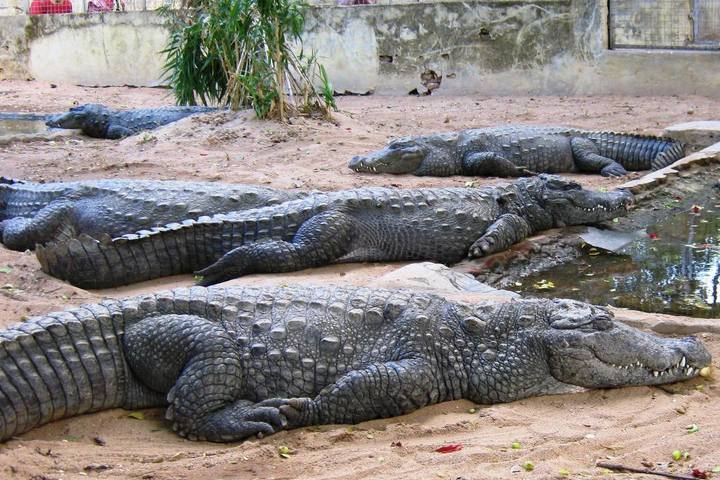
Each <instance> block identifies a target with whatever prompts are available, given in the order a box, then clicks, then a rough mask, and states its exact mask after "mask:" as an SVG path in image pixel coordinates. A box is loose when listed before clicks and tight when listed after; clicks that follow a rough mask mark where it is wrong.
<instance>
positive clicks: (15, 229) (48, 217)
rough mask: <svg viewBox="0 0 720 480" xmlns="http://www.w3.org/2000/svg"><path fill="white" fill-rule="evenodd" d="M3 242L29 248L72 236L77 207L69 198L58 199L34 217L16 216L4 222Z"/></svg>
mask: <svg viewBox="0 0 720 480" xmlns="http://www.w3.org/2000/svg"><path fill="white" fill-rule="evenodd" d="M0 233H2V243H3V244H5V246H6V247H7V248H11V249H13V250H27V249H32V248H35V245H36V244H38V243H40V244H44V243H47V242H50V241H57V240H63V239H68V238H72V237H74V236H75V234H76V230H75V209H74V207H73V204H72V202H71V201H69V200H57V201H54V202H51V203H49V204H48V205H46V206H45V207H43V208H42V209H41V210H40V211H39V212H37V214H35V216H34V217H32V218H26V217H15V218H10V219H8V220H4V221H3V222H2V226H1V227H0Z"/></svg>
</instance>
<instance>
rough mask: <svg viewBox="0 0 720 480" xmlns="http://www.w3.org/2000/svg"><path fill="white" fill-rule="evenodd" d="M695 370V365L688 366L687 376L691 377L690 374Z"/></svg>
mask: <svg viewBox="0 0 720 480" xmlns="http://www.w3.org/2000/svg"><path fill="white" fill-rule="evenodd" d="M694 371H695V370H694V369H693V367H688V369H687V376H688V377H689V376H690V375H692V374H693V372H694Z"/></svg>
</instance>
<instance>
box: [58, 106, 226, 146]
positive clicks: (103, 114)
mask: <svg viewBox="0 0 720 480" xmlns="http://www.w3.org/2000/svg"><path fill="white" fill-rule="evenodd" d="M216 110H217V109H215V108H211V107H198V106H190V107H160V108H142V109H137V110H113V109H111V108H108V107H106V106H104V105H100V104H97V103H88V104H85V105H81V106H79V107H72V108H70V110H69V111H68V112H65V113H60V114H57V115H51V116H49V117H48V119H47V121H46V122H45V124H46V125H47V126H48V127H52V128H73V129H80V130H82V131H83V133H85V135H88V136H90V137H95V138H110V139H117V138H123V137H129V136H130V135H135V134H136V133H138V132H141V131H143V130H152V129H154V128H157V127H161V126H163V125H167V124H168V123H172V122H177V121H178V120H180V119H182V118H185V117H188V116H190V115H195V114H197V113H206V112H214V111H216Z"/></svg>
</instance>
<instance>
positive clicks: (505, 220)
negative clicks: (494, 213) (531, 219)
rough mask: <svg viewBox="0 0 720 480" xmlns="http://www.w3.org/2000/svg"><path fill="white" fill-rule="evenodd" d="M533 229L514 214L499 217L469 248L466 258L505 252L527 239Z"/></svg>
mask: <svg viewBox="0 0 720 480" xmlns="http://www.w3.org/2000/svg"><path fill="white" fill-rule="evenodd" d="M533 231H534V229H533V228H532V227H531V226H530V224H529V223H528V222H527V220H525V219H524V218H522V217H520V216H518V215H515V214H514V213H505V214H503V215H500V217H498V219H497V220H495V222H494V223H493V224H492V225H490V226H489V227H488V229H487V230H486V231H485V233H484V234H483V236H482V237H480V238H479V239H477V240H476V241H475V243H473V244H472V245H471V246H470V250H469V251H468V256H469V257H471V258H479V257H483V256H485V255H490V254H492V253H496V252H501V251H503V250H507V249H508V248H509V247H510V246H511V245H513V244H515V243H517V242H519V241H520V240H522V239H524V238H527V237H529V236H530V235H531V234H532V233H533Z"/></svg>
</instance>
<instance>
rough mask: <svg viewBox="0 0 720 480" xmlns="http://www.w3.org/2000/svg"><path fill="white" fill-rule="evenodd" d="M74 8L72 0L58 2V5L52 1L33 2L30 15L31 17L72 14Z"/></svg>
mask: <svg viewBox="0 0 720 480" xmlns="http://www.w3.org/2000/svg"><path fill="white" fill-rule="evenodd" d="M72 8H73V7H72V3H71V2H70V0H58V1H57V3H55V2H53V1H52V0H33V2H32V3H31V4H30V9H29V10H28V13H29V14H30V15H46V14H53V13H72Z"/></svg>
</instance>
